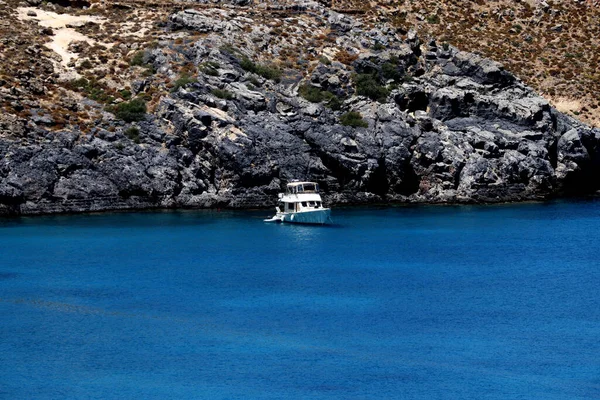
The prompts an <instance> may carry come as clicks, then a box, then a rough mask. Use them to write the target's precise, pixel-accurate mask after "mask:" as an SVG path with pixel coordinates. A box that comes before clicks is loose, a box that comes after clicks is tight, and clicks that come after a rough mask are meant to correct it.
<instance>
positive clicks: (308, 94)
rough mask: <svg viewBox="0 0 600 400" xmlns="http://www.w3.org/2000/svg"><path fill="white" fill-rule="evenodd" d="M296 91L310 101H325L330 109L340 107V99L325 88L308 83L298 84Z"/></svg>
mask: <svg viewBox="0 0 600 400" xmlns="http://www.w3.org/2000/svg"><path fill="white" fill-rule="evenodd" d="M298 93H299V94H300V96H302V97H303V98H305V99H306V100H308V101H310V102H311V103H321V102H323V101H326V102H327V104H326V105H327V106H328V107H329V108H331V109H332V110H339V109H340V108H341V107H342V102H341V100H340V99H339V98H338V97H337V96H336V95H335V94H333V93H331V92H329V91H327V90H321V89H320V88H318V87H315V86H312V85H310V84H304V85H302V86H300V87H299V88H298Z"/></svg>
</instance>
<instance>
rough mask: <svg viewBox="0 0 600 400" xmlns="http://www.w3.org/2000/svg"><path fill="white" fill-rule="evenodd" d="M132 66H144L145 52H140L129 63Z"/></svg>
mask: <svg viewBox="0 0 600 400" xmlns="http://www.w3.org/2000/svg"><path fill="white" fill-rule="evenodd" d="M129 65H131V66H142V65H144V51H143V50H140V51H138V52H136V53H135V54H134V55H133V57H131V61H130V62H129Z"/></svg>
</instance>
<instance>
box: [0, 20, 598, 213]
mask: <svg viewBox="0 0 600 400" xmlns="http://www.w3.org/2000/svg"><path fill="white" fill-rule="evenodd" d="M215 15H217V16H215ZM219 15H220V17H219ZM170 21H171V25H170V28H171V29H189V30H195V31H197V32H200V33H203V34H206V35H205V36H204V37H202V38H201V39H199V40H198V41H197V42H196V43H195V44H194V45H193V46H190V47H189V48H187V49H186V50H185V54H184V55H183V56H184V57H187V61H188V62H190V63H194V65H195V66H196V67H197V68H198V79H197V81H195V82H193V83H188V84H187V85H184V86H183V87H181V88H178V90H176V91H175V92H174V93H173V94H172V95H170V96H166V97H164V98H162V100H161V101H160V104H159V106H158V108H157V109H156V111H155V112H154V114H151V115H148V116H147V117H146V119H145V120H144V121H142V122H138V123H136V124H134V125H135V130H136V136H135V138H132V137H131V135H130V134H128V133H127V132H128V129H129V128H130V127H129V126H128V125H127V124H123V123H119V122H117V121H115V122H114V125H113V126H111V127H110V129H105V128H106V127H97V128H95V129H93V130H92V132H89V133H87V134H83V133H82V132H79V131H77V130H69V131H59V132H49V131H47V130H46V129H44V128H43V124H41V123H39V121H38V123H34V124H33V125H31V126H29V125H27V123H26V122H24V121H20V120H16V119H14V118H8V117H7V118H0V130H4V131H5V130H7V129H8V130H12V131H13V133H14V135H11V136H10V137H3V135H0V213H4V214H28V213H48V212H70V211H91V210H101V209H127V208H146V207H238V208H239V207H266V206H270V205H272V204H274V202H275V200H276V194H277V193H278V192H279V191H281V189H282V187H283V186H284V185H285V183H286V182H287V181H289V180H291V179H310V180H316V181H318V182H319V183H320V184H321V186H322V188H323V190H324V192H325V199H326V201H327V202H329V203H332V204H339V203H359V204H364V203H372V202H381V203H385V202H432V203H446V202H500V201H520V200H532V199H544V198H549V197H553V196H559V195H571V194H585V193H593V192H594V191H595V190H597V189H598V188H599V185H600V182H599V181H598V178H597V177H598V176H600V175H598V172H600V131H599V130H597V129H591V128H589V127H587V126H584V125H583V124H581V123H579V122H577V121H575V120H573V119H571V118H569V117H567V116H565V115H562V114H560V113H558V112H557V111H556V110H554V109H553V108H552V107H550V105H549V104H548V102H547V101H546V100H544V99H543V98H541V97H539V96H537V95H536V94H535V93H534V92H533V91H532V90H531V89H529V88H528V87H526V86H525V85H524V84H523V83H522V82H520V81H519V80H518V79H517V78H515V77H514V76H513V75H511V74H509V73H507V72H506V71H504V70H503V68H502V67H501V66H500V65H499V64H497V63H495V62H493V61H490V60H487V59H484V58H481V57H479V56H477V55H474V54H470V53H465V52H461V51H458V50H457V49H455V48H452V47H450V46H442V47H439V46H437V45H436V43H435V42H434V41H431V42H429V43H428V44H427V45H421V44H420V42H419V41H418V39H417V38H416V37H415V36H414V34H413V33H409V35H408V39H407V40H406V41H404V40H402V38H401V37H400V35H399V33H397V32H396V31H395V30H393V29H390V28H389V27H384V28H381V29H375V30H373V29H371V30H369V31H368V34H367V32H363V31H362V28H361V26H360V24H357V23H355V22H354V21H353V20H352V18H350V17H348V16H343V17H341V16H339V14H335V13H331V15H330V17H329V19H328V21H329V23H330V24H331V28H332V29H333V30H335V31H336V32H337V34H338V36H337V39H336V41H337V43H341V44H342V45H343V46H344V48H345V49H350V50H352V49H354V50H356V53H357V56H356V57H354V58H353V59H350V60H348V61H347V62H346V63H341V62H337V61H333V62H327V61H328V60H322V62H320V63H319V64H317V65H315V67H314V68H313V69H312V70H311V72H310V74H309V75H308V76H306V77H304V78H303V77H302V76H301V75H300V74H297V73H294V72H293V71H287V73H285V74H284V76H283V77H282V78H281V80H280V81H279V82H276V81H275V80H273V79H267V78H264V77H261V76H260V74H257V73H256V71H252V69H249V68H248V67H247V66H246V67H245V69H244V68H243V67H244V66H243V65H242V61H243V60H244V59H248V58H250V59H251V58H252V57H253V54H251V53H250V52H249V51H248V49H245V48H243V49H236V50H232V49H231V48H230V47H227V46H223V45H224V44H227V43H228V42H227V41H226V38H225V37H223V36H222V32H223V31H227V32H228V34H235V32H237V31H236V29H238V28H236V23H235V21H234V22H232V19H231V18H229V17H228V15H227V11H220V13H218V14H212V15H211V16H208V15H204V14H203V13H202V12H199V11H194V12H191V11H184V12H180V13H178V14H175V15H173V16H172V17H171V20H170ZM238 30H239V33H238V34H240V35H246V33H245V32H247V31H248V29H246V30H244V29H243V27H242V28H240V29H238ZM252 35H254V33H251V34H250V39H249V40H253V38H252ZM257 35H258V34H257ZM257 37H259V35H258V36H257ZM365 38H369V39H368V40H371V41H373V40H374V41H376V42H378V43H385V44H386V49H385V50H383V51H381V50H373V49H371V48H365V42H364V41H365V40H366V39H365ZM369 43H372V42H369ZM219 45H221V46H219ZM275 50H277V51H279V50H278V49H275ZM275 50H274V51H275ZM175 56H177V57H182V55H181V54H177V55H174V54H173V51H170V50H169V51H167V50H166V49H162V48H160V47H159V48H156V49H153V50H151V51H148V52H147V54H146V56H145V61H144V62H147V63H148V64H151V65H152V67H153V68H154V69H155V70H156V71H162V72H164V73H165V74H166V75H169V74H171V75H173V73H172V71H171V70H170V68H171V67H170V66H171V63H170V61H171V58H172V57H175ZM207 65H208V66H209V68H210V71H209V72H207V68H208V67H207ZM356 74H362V75H364V76H367V75H368V76H371V78H372V79H373V82H376V84H373V85H374V86H377V85H381V87H383V85H384V84H387V83H389V84H390V85H391V86H388V89H386V91H382V92H381V93H380V94H379V95H378V97H376V96H370V95H360V90H357V84H356V82H354V81H353V79H357V78H356ZM394 82H395V83H394ZM306 85H308V86H310V87H312V88H313V90H317V91H319V93H328V95H327V96H330V97H326V98H325V99H323V100H320V101H319V100H314V99H313V101H315V102H310V101H308V100H306V99H305V98H303V96H302V95H301V91H302V88H303V87H306ZM146 86H147V85H146V84H145V83H143V82H136V84H135V87H134V91H135V92H136V93H137V92H143V91H144V90H146V89H145V87H146ZM390 88H391V90H390ZM382 90H383V89H382ZM225 94H227V95H225ZM217 95H220V96H221V97H225V98H220V97H218V96H217ZM305 97H306V96H305ZM333 98H335V99H337V101H338V103H336V104H337V105H336V106H335V107H334V106H332V104H333V100H332V99H333ZM373 98H375V99H373ZM349 111H354V112H358V113H360V115H361V116H362V118H363V121H364V122H366V125H367V126H366V127H352V126H345V125H342V124H341V123H340V121H341V119H342V117H343V115H344V114H346V113H347V112H349ZM0 117H1V116H0ZM4 136H6V135H4Z"/></svg>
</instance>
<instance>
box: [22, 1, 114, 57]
mask: <svg viewBox="0 0 600 400" xmlns="http://www.w3.org/2000/svg"><path fill="white" fill-rule="evenodd" d="M30 11H33V12H35V13H36V16H35V17H34V16H29V15H27V13H28V12H30ZM17 12H18V18H19V19H20V20H33V21H37V23H38V24H40V25H41V26H44V27H47V28H52V30H53V31H54V36H52V41H51V42H49V43H46V44H45V46H46V47H48V48H49V49H50V50H52V51H54V52H55V53H57V54H58V55H60V56H61V58H62V61H61V64H62V66H63V67H65V68H66V67H67V65H68V64H69V62H70V61H71V60H72V59H74V58H77V54H75V53H73V52H70V51H69V50H68V48H69V44H70V43H71V42H78V41H81V42H87V43H88V44H89V45H90V46H93V45H94V44H96V41H95V40H93V39H91V38H89V37H87V36H85V35H83V34H81V33H79V32H77V31H76V30H75V29H73V28H67V25H79V24H81V25H83V24H85V23H86V22H89V21H92V22H95V23H97V24H102V23H104V22H105V19H104V18H100V17H97V16H91V15H81V16H78V15H69V14H57V13H55V12H52V11H44V10H40V9H39V8H35V7H19V8H17Z"/></svg>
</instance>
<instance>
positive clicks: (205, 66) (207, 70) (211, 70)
mask: <svg viewBox="0 0 600 400" xmlns="http://www.w3.org/2000/svg"><path fill="white" fill-rule="evenodd" d="M219 67H220V66H219V64H218V63H216V62H214V61H206V62H203V63H202V64H200V65H199V66H198V69H199V70H200V71H201V72H202V73H204V74H206V75H211V76H219V72H218V71H217V69H219Z"/></svg>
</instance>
